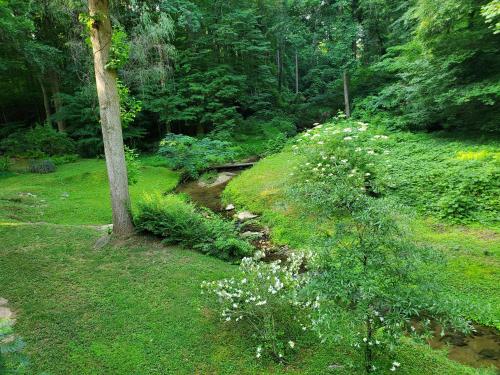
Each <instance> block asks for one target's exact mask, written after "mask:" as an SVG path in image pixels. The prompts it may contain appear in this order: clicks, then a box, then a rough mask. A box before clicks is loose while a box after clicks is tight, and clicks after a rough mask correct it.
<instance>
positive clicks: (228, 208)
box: [226, 204, 235, 211]
mask: <svg viewBox="0 0 500 375" xmlns="http://www.w3.org/2000/svg"><path fill="white" fill-rule="evenodd" d="M234 209H235V207H234V204H228V205H227V206H226V211H232V210H234Z"/></svg>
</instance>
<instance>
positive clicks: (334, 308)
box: [291, 118, 470, 373]
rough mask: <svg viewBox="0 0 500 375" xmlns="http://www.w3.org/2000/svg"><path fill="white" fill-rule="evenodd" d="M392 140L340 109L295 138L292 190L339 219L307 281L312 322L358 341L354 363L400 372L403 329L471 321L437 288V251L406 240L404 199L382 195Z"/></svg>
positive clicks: (329, 337) (333, 336)
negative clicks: (299, 163)
mask: <svg viewBox="0 0 500 375" xmlns="http://www.w3.org/2000/svg"><path fill="white" fill-rule="evenodd" d="M388 144H389V137H387V136H385V135H383V134H377V133H376V131H368V125H367V124H365V123H362V122H355V121H352V120H345V119H341V118H338V119H337V120H336V122H335V123H333V124H328V125H318V126H316V127H315V128H314V129H312V130H310V131H308V132H306V133H305V134H304V135H303V136H302V137H301V138H299V139H298V140H297V143H296V145H295V146H294V147H293V149H294V150H295V152H297V153H300V154H301V155H305V159H306V161H305V166H303V167H302V168H298V169H297V170H296V171H295V172H294V177H293V178H292V181H293V187H292V188H291V194H293V195H294V196H295V197H296V202H300V203H298V204H300V205H303V206H304V208H305V207H307V210H308V211H312V210H313V211H314V212H321V213H322V216H324V217H332V216H334V217H335V222H336V225H335V228H334V231H333V236H332V237H330V238H327V239H325V241H324V242H323V243H319V244H318V249H317V252H318V257H317V259H316V262H315V264H314V265H313V266H314V268H315V272H314V274H313V277H312V280H311V283H310V285H311V286H313V287H314V292H315V293H318V294H319V296H320V298H321V307H320V309H318V310H317V311H316V312H315V314H314V317H313V319H312V327H313V329H314V330H315V331H316V332H318V334H319V336H320V338H321V339H322V340H324V341H331V342H343V343H344V344H345V343H347V344H349V345H351V346H352V347H353V348H355V349H358V350H359V354H360V357H361V358H363V359H362V360H351V363H349V365H350V366H352V367H353V368H356V367H357V370H364V371H365V372H367V373H374V372H381V373H387V372H388V371H397V370H398V369H399V368H400V367H401V366H402V364H400V363H399V362H398V361H397V359H395V358H391V356H392V355H393V354H392V353H393V349H394V348H395V347H397V346H398V345H400V344H401V338H402V337H404V336H406V335H412V336H415V337H419V336H422V335H424V336H425V335H426V334H427V333H428V328H429V325H430V322H431V319H433V320H437V321H439V323H440V325H441V326H442V327H444V328H443V329H448V328H453V329H459V330H461V331H468V330H469V329H470V324H469V323H468V322H467V321H465V320H464V319H461V318H460V317H459V313H458V311H459V310H458V308H457V307H456V305H455V304H454V303H453V301H447V300H446V298H444V297H443V296H442V295H441V293H440V285H439V281H438V278H437V277H436V275H435V273H436V272H438V271H437V269H438V267H439V264H440V263H442V262H441V259H439V256H437V255H436V254H435V253H434V252H432V251H429V249H425V248H421V247H418V246H416V245H415V244H414V243H413V242H412V241H410V240H409V239H408V238H409V236H407V234H406V233H405V231H404V230H403V228H402V227H401V225H399V224H398V223H399V222H400V221H403V222H404V218H403V220H402V218H401V212H402V209H401V207H399V206H394V205H393V204H392V203H390V202H389V201H387V200H386V199H384V198H383V194H384V192H385V191H386V190H387V189H388V188H389V185H390V179H389V177H388V176H387V161H386V160H385V159H386V156H387V155H389V150H388ZM396 212H397V213H398V215H399V216H398V215H396ZM429 270H432V272H430V271H429ZM438 301H439V302H438ZM417 321H418V324H417V323H416V322H417ZM417 327H418V329H417ZM346 360H348V359H346ZM403 365H404V364H403ZM359 367H361V368H359Z"/></svg>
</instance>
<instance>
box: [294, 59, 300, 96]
mask: <svg viewBox="0 0 500 375" xmlns="http://www.w3.org/2000/svg"><path fill="white" fill-rule="evenodd" d="M295 94H297V95H298V94H299V54H298V53H297V51H295Z"/></svg>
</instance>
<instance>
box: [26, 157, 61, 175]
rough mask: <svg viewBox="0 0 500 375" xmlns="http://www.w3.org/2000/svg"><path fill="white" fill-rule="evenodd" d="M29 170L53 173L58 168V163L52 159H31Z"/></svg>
mask: <svg viewBox="0 0 500 375" xmlns="http://www.w3.org/2000/svg"><path fill="white" fill-rule="evenodd" d="M28 170H29V171H30V172H31V173H41V174H44V173H53V172H55V171H56V170H57V167H56V165H55V164H54V162H53V161H52V160H50V159H41V160H30V162H29V167H28Z"/></svg>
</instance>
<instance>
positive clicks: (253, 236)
mask: <svg viewBox="0 0 500 375" xmlns="http://www.w3.org/2000/svg"><path fill="white" fill-rule="evenodd" d="M240 236H241V238H248V239H256V240H257V239H261V238H262V237H264V233H262V232H250V231H247V232H243V233H241V234H240Z"/></svg>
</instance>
